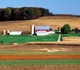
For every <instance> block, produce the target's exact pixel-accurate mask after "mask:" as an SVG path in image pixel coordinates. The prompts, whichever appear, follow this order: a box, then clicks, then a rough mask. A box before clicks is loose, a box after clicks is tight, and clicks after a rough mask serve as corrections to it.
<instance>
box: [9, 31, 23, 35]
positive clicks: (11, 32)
mask: <svg viewBox="0 0 80 70" xmlns="http://www.w3.org/2000/svg"><path fill="white" fill-rule="evenodd" d="M8 34H9V35H21V34H22V31H10V32H8Z"/></svg>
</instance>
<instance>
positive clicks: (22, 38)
mask: <svg viewBox="0 0 80 70" xmlns="http://www.w3.org/2000/svg"><path fill="white" fill-rule="evenodd" d="M57 39H58V34H51V35H47V36H30V35H19V36H10V35H5V36H3V35H0V43H1V44H12V43H26V42H53V41H57Z"/></svg>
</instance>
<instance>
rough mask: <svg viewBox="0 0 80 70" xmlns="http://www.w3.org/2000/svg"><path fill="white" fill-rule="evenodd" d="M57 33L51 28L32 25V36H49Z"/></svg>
mask: <svg viewBox="0 0 80 70" xmlns="http://www.w3.org/2000/svg"><path fill="white" fill-rule="evenodd" d="M52 33H55V32H54V31H53V30H52V28H51V27H50V26H34V25H32V34H36V35H38V36H43V35H48V34H52Z"/></svg>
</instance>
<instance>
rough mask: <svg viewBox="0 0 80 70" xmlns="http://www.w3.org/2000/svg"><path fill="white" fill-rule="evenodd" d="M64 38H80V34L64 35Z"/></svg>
mask: <svg viewBox="0 0 80 70" xmlns="http://www.w3.org/2000/svg"><path fill="white" fill-rule="evenodd" d="M62 37H80V34H62Z"/></svg>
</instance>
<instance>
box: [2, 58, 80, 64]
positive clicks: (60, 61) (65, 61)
mask: <svg viewBox="0 0 80 70" xmlns="http://www.w3.org/2000/svg"><path fill="white" fill-rule="evenodd" d="M69 64H70V65H71V64H80V59H48V60H5V61H4V60H2V61H0V65H69Z"/></svg>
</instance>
